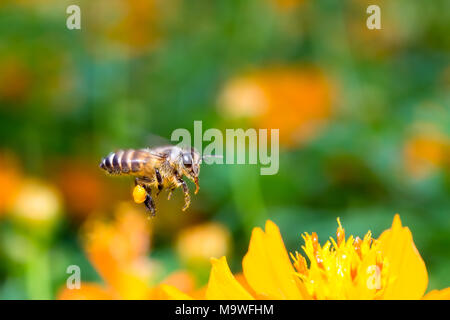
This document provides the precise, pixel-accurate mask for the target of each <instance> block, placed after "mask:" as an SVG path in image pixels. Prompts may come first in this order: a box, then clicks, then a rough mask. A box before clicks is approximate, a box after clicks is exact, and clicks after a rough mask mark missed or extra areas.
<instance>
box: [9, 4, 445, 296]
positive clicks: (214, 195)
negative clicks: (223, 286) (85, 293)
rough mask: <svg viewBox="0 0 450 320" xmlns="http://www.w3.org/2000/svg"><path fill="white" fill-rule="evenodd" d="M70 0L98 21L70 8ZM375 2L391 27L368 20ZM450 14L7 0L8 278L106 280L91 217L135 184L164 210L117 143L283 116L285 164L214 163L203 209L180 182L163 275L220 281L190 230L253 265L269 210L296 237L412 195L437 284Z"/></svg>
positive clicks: (156, 224)
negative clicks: (111, 168)
mask: <svg viewBox="0 0 450 320" xmlns="http://www.w3.org/2000/svg"><path fill="white" fill-rule="evenodd" d="M70 4H77V5H79V6H80V8H81V15H82V16H81V18H82V20H81V21H82V22H81V25H82V29H81V30H68V29H67V28H66V19H67V17H68V14H66V8H67V6H68V5H70ZM369 4H378V5H379V6H380V8H381V23H382V29H381V30H368V29H367V27H366V19H367V17H368V14H367V13H366V8H367V6H368V5H369ZM449 30H450V2H449V1H447V0H435V1H410V0H396V1H387V0H386V1H375V0H374V1H364V0H348V1H332V0H329V1H327V0H322V1H312V0H303V1H301V0H245V1H243V0H227V1H207V0H200V1H185V0H174V1H172V0H171V1H167V0H166V1H163V0H159V1H157V0H95V1H92V0H90V1H88V0H85V1H76V0H72V1H65V0H64V1H63V0H58V1H56V0H53V1H52V0H36V1H25V0H23V1H12V0H6V1H5V0H3V1H2V2H1V3H0V141H1V143H0V166H1V171H0V192H1V194H0V298H1V299H12V298H18V299H27V298H32V299H50V298H55V297H56V296H57V292H58V290H59V289H60V288H61V287H62V286H64V284H65V281H66V278H67V276H68V274H67V273H66V268H67V266H68V265H73V264H75V265H79V266H80V268H81V270H82V280H83V281H93V282H101V281H102V280H101V277H100V276H99V275H98V273H97V272H96V270H95V268H94V267H93V266H92V263H91V262H92V261H90V259H88V257H87V255H86V253H85V250H84V246H83V238H82V237H80V234H82V232H81V231H80V230H82V228H83V225H84V224H85V223H86V221H87V220H90V219H96V218H97V217H111V216H113V212H114V211H115V210H116V208H117V207H118V206H119V204H120V203H122V204H123V202H125V203H129V205H131V207H132V208H134V209H136V210H140V212H141V213H142V215H145V214H146V213H145V210H143V208H141V206H138V205H134V204H132V198H131V189H132V186H133V183H132V179H130V178H129V179H127V178H111V177H107V176H105V175H104V173H103V172H101V170H99V169H98V164H99V161H100V159H101V158H102V157H103V156H105V155H107V154H108V153H109V152H111V151H113V150H117V149H119V148H141V147H146V146H152V144H157V142H155V140H157V138H155V136H161V137H163V138H166V139H169V138H170V134H171V132H172V131H173V130H175V129H176V128H187V129H188V130H191V131H192V130H193V122H194V120H202V121H203V129H204V130H205V129H208V128H219V129H225V128H241V127H242V128H279V129H280V144H281V146H280V148H281V151H280V170H279V172H278V174H276V175H273V176H261V175H260V174H259V166H257V165H210V166H206V165H205V166H203V167H202V170H201V175H200V185H201V190H200V192H199V194H198V195H197V196H193V197H192V204H191V208H190V209H189V210H188V211H187V212H181V210H180V209H181V207H182V201H183V200H182V196H181V191H179V190H178V191H177V192H176V196H175V197H174V199H173V200H171V201H166V200H165V196H163V197H160V198H159V199H158V200H157V207H158V215H157V217H156V218H155V219H152V220H145V221H146V222H147V223H149V224H150V225H151V230H152V231H151V234H152V236H151V249H150V250H149V251H148V252H147V253H146V254H147V255H148V256H149V257H150V259H151V260H152V261H154V262H155V263H157V265H158V267H157V268H156V269H155V270H156V271H155V272H154V273H155V280H154V281H155V283H157V282H158V281H159V280H160V279H163V278H164V277H166V276H167V275H168V274H170V273H171V272H173V271H176V270H188V272H189V273H191V274H193V275H194V278H195V279H196V282H197V285H196V286H197V287H201V286H202V285H204V284H205V283H206V281H207V279H208V272H209V267H208V266H205V265H204V264H202V263H191V262H189V261H190V258H189V254H190V253H189V248H184V247H183V243H186V242H185V241H184V240H180V239H184V238H183V237H182V234H183V232H184V234H186V232H187V236H189V231H186V230H193V231H190V232H191V233H193V234H195V233H196V231H195V230H197V229H195V228H193V227H194V226H196V225H205V224H206V225H208V223H210V222H213V223H214V224H215V225H218V226H220V228H222V229H221V230H223V239H219V240H218V241H223V242H224V246H225V247H223V246H222V247H221V248H219V249H220V250H219V251H218V253H217V254H223V253H226V255H227V258H228V261H229V263H230V266H231V269H232V270H233V271H236V272H238V271H239V270H240V269H241V259H242V257H243V255H244V254H245V252H246V251H247V248H248V243H249V238H250V233H251V230H252V228H253V227H255V226H263V224H264V221H265V220H266V219H271V220H273V221H275V222H276V223H277V225H278V226H279V227H280V229H281V232H282V235H283V238H284V241H285V243H286V246H287V248H288V249H289V250H290V251H294V250H299V248H300V245H301V244H302V240H301V238H300V234H301V233H303V232H312V231H316V232H317V233H318V234H319V237H320V241H321V242H322V243H323V242H325V241H326V240H327V239H328V237H329V236H333V235H334V232H335V230H336V227H337V223H336V218H337V217H341V221H342V223H343V225H344V227H345V228H346V232H347V234H354V235H360V236H361V235H364V234H365V233H366V232H367V231H368V230H371V231H372V232H373V233H374V235H375V236H376V237H378V235H379V234H380V233H381V232H382V231H383V230H385V229H387V228H389V227H390V225H391V222H392V219H393V216H394V214H395V213H397V212H398V213H399V214H400V216H401V218H402V221H403V224H404V225H406V226H409V227H410V229H411V231H412V234H413V237H414V240H415V243H416V246H417V248H418V250H419V252H420V253H421V255H422V257H423V259H424V260H425V263H426V265H427V269H428V273H429V278H430V283H429V290H430V289H440V288H444V287H447V286H448V285H449V284H450V272H449V270H450V251H449V248H450V200H449V199H450V197H449V194H450V180H449V158H450V157H449V130H450V116H449V110H450V109H449V106H450V90H449V89H450V64H449V58H450V37H449V36H448V34H449ZM190 187H191V189H193V186H192V184H190ZM189 228H193V229H189ZM218 234H220V233H217V232H213V234H212V235H211V234H209V235H208V232H206V233H205V234H201V235H200V236H199V237H200V238H201V239H202V240H201V241H209V240H208V239H209V238H208V237H214V236H217V235H218ZM202 237H203V238H202ZM205 239H206V240H205ZM194 242H195V241H194ZM191 250H194V251H195V249H192V248H191ZM191 255H195V252H193V253H191Z"/></svg>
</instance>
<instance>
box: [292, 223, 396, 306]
mask: <svg viewBox="0 0 450 320" xmlns="http://www.w3.org/2000/svg"><path fill="white" fill-rule="evenodd" d="M338 225H339V226H338V228H337V231H336V241H335V240H334V239H333V238H331V237H330V240H328V241H327V242H326V243H325V244H324V245H323V246H321V245H320V244H319V239H318V236H317V234H316V233H315V232H313V233H312V234H308V233H305V234H303V235H302V238H303V240H304V241H305V245H304V246H302V249H303V251H304V252H305V254H306V257H307V258H308V260H309V265H308V263H307V261H306V259H305V257H303V256H302V255H301V254H299V253H298V252H295V256H294V255H292V254H291V257H292V259H293V260H294V267H295V269H296V270H297V275H298V277H299V278H300V280H301V281H302V283H303V284H304V285H305V287H306V290H307V291H308V293H309V294H310V295H311V297H313V298H315V299H369V298H370V299H377V298H380V297H381V296H382V295H383V292H384V290H385V288H386V285H387V284H388V283H390V282H391V281H392V280H393V279H390V278H389V263H388V261H387V259H386V258H385V257H383V254H382V251H381V249H380V246H379V244H378V242H377V240H376V239H373V238H372V234H371V232H370V231H369V232H368V233H367V234H366V235H365V236H364V238H363V239H360V238H359V237H356V238H354V237H353V236H350V237H349V238H348V239H347V240H346V239H345V230H344V228H343V227H342V225H341V222H340V220H339V218H338Z"/></svg>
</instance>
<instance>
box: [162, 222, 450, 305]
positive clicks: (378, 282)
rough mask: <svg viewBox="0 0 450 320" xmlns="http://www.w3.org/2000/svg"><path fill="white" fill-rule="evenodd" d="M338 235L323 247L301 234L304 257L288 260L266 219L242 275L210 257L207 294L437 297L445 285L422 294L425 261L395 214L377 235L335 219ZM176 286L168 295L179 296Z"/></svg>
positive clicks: (253, 240)
mask: <svg viewBox="0 0 450 320" xmlns="http://www.w3.org/2000/svg"><path fill="white" fill-rule="evenodd" d="M338 223H339V227H338V229H337V232H336V240H334V239H333V238H330V240H329V241H327V242H326V243H325V244H324V245H323V246H321V245H320V244H319V241H318V237H317V234H316V233H312V234H308V233H305V234H304V235H303V239H304V241H305V245H304V246H303V247H302V248H303V251H304V252H305V254H306V257H307V259H308V260H309V264H307V262H306V259H305V257H303V256H302V255H300V254H299V253H298V252H296V254H295V255H292V254H291V258H292V261H293V263H292V262H291V260H290V259H289V255H288V253H287V251H286V248H285V246H284V243H283V240H282V238H281V234H280V231H279V229H278V227H277V226H276V225H275V224H274V223H273V222H271V221H267V223H266V228H265V231H263V230H262V229H260V228H255V229H253V233H252V237H251V240H250V246H249V250H248V252H247V254H246V255H245V257H244V259H243V261H242V268H243V276H238V277H234V276H233V274H232V273H231V271H230V269H229V267H228V264H227V261H226V258H225V257H222V258H220V259H212V269H211V274H210V278H209V283H208V288H207V290H206V293H205V298H206V299H421V298H425V299H441V298H449V289H445V290H441V291H436V290H435V291H432V292H430V293H429V294H428V295H425V297H424V293H425V290H426V288H427V285H428V274H427V270H426V267H425V263H424V261H423V260H422V258H421V256H420V254H419V252H418V251H417V248H416V246H415V245H414V242H413V239H412V234H411V231H410V230H409V228H408V227H403V226H402V223H401V221H400V217H399V215H395V217H394V221H393V223H392V227H391V228H390V229H388V230H386V231H384V232H383V233H382V234H381V236H380V237H379V238H378V239H377V240H375V239H373V238H372V235H371V233H370V231H369V232H368V233H367V234H366V236H365V237H364V238H363V239H360V238H358V237H356V238H354V237H353V236H350V237H348V238H347V239H346V237H345V230H344V228H343V227H342V226H341V224H340V221H339V219H338ZM177 293H178V292H177V291H176V289H174V290H172V292H171V293H170V294H173V296H171V297H172V298H181V297H182V296H184V295H185V294H182V296H177Z"/></svg>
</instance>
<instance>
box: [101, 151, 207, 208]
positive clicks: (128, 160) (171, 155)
mask: <svg viewBox="0 0 450 320" xmlns="http://www.w3.org/2000/svg"><path fill="white" fill-rule="evenodd" d="M201 160H202V158H201V156H200V155H199V153H198V152H197V151H195V149H194V148H181V147H177V146H164V147H157V148H152V149H139V150H133V149H130V150H119V151H117V152H112V153H110V154H109V155H108V156H107V157H105V158H103V159H102V161H101V163H100V168H102V169H103V170H105V171H107V173H109V174H113V175H131V176H134V177H135V189H134V192H133V195H134V199H135V201H136V202H144V204H145V206H146V207H147V208H148V210H150V214H151V216H155V214H156V208H155V203H154V201H153V198H152V189H155V190H157V193H156V196H158V195H159V193H160V192H161V191H162V190H163V189H167V190H169V196H168V199H170V196H171V195H172V192H173V190H175V189H176V188H178V187H182V188H183V193H184V207H183V209H182V210H183V211H185V210H186V209H187V208H188V207H189V205H190V202H191V197H190V195H189V188H188V186H187V184H186V182H185V181H184V180H183V176H186V177H187V178H189V179H190V180H192V181H193V182H194V183H195V185H196V189H195V194H197V192H198V190H199V188H200V187H199V184H198V175H199V173H200V163H201Z"/></svg>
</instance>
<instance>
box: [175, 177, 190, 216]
mask: <svg viewBox="0 0 450 320" xmlns="http://www.w3.org/2000/svg"><path fill="white" fill-rule="evenodd" d="M178 182H179V183H180V185H181V186H182V187H183V192H184V207H183V209H181V210H183V211H186V209H187V208H189V205H190V204H191V196H190V195H189V188H188V186H187V184H186V182H185V181H184V180H183V179H181V178H179V179H178Z"/></svg>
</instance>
